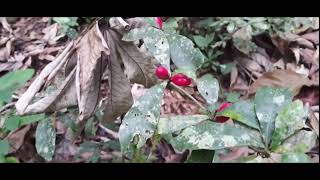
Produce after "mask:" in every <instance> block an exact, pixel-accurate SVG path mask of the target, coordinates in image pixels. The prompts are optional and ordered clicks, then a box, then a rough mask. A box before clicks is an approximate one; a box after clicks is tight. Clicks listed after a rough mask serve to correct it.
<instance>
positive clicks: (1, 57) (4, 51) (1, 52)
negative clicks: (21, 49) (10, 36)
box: [0, 40, 12, 61]
mask: <svg viewBox="0 0 320 180" xmlns="http://www.w3.org/2000/svg"><path fill="white" fill-rule="evenodd" d="M11 45H12V42H11V40H9V41H8V42H7V43H6V46H5V47H3V48H1V49H0V61H7V60H8V59H9V57H10V54H11Z"/></svg>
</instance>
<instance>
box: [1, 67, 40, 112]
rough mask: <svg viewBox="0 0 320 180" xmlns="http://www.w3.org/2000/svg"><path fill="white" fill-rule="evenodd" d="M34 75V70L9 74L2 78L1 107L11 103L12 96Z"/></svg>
mask: <svg viewBox="0 0 320 180" xmlns="http://www.w3.org/2000/svg"><path fill="white" fill-rule="evenodd" d="M33 74H34V70H33V69H25V70H17V71H13V72H9V73H7V74H5V75H4V76H2V77H1V78H0V84H1V86H0V107H1V106H3V105H4V104H5V103H8V102H10V100H11V96H12V94H13V93H14V92H15V91H16V90H17V89H19V88H21V87H22V86H23V85H24V84H25V83H26V82H27V81H28V80H29V79H30V78H31V77H32V76H33Z"/></svg>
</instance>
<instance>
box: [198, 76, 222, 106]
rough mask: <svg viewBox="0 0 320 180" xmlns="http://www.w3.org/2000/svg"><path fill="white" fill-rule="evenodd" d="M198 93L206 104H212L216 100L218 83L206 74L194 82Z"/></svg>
mask: <svg viewBox="0 0 320 180" xmlns="http://www.w3.org/2000/svg"><path fill="white" fill-rule="evenodd" d="M196 82H197V87H198V91H199V93H200V94H201V96H202V97H204V98H205V99H206V101H207V103H208V104H214V103H215V102H217V100H218V95H219V83H218V80H217V79H215V78H214V77H213V76H212V75H210V74H206V75H204V76H202V77H201V78H199V79H197V80H196Z"/></svg>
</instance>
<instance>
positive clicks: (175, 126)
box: [158, 115, 210, 134]
mask: <svg viewBox="0 0 320 180" xmlns="http://www.w3.org/2000/svg"><path fill="white" fill-rule="evenodd" d="M208 119H210V117H208V116H206V115H189V116H172V117H163V118H160V120H159V124H158V133H159V134H169V133H173V132H176V131H179V130H182V129H184V128H186V127H189V126H192V125H195V124H197V123H200V122H202V121H204V120H208Z"/></svg>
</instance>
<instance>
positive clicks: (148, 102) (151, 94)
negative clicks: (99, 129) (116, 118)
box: [119, 81, 168, 156]
mask: <svg viewBox="0 0 320 180" xmlns="http://www.w3.org/2000/svg"><path fill="white" fill-rule="evenodd" d="M167 83H168V82H167V81H164V82H163V83H161V84H157V85H155V86H153V87H151V88H150V89H149V90H147V92H146V93H145V94H144V95H142V96H140V97H139V99H138V100H137V101H136V102H135V103H134V104H133V106H132V107H131V109H130V110H129V111H128V112H127V114H126V115H125V117H124V118H123V120H122V124H121V126H120V128H119V140H120V144H121V152H122V153H123V154H128V156H132V153H133V150H134V149H133V147H132V145H136V146H137V148H140V147H142V146H143V145H144V144H145V142H146V141H147V139H148V138H150V137H151V136H153V134H154V132H155V129H156V127H157V125H158V121H159V118H160V108H161V101H162V98H163V90H164V88H165V87H166V85H167ZM135 137H136V138H135ZM134 138H135V139H136V140H137V141H136V144H134V142H132V141H133V139H134Z"/></svg>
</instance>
